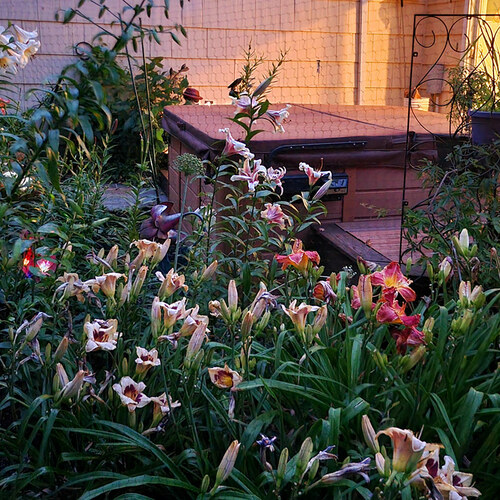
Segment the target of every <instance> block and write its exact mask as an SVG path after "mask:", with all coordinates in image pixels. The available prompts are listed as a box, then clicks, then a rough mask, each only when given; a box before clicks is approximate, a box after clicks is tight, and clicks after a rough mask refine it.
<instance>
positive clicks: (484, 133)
mask: <svg viewBox="0 0 500 500" xmlns="http://www.w3.org/2000/svg"><path fill="white" fill-rule="evenodd" d="M469 116H470V123H471V127H472V142H473V143H474V144H489V143H490V142H492V141H494V140H495V139H498V138H499V137H500V111H477V110H473V109H471V110H470V111H469Z"/></svg>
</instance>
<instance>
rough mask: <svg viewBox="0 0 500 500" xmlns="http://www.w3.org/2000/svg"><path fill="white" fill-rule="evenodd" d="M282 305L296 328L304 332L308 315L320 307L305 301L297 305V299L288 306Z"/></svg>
mask: <svg viewBox="0 0 500 500" xmlns="http://www.w3.org/2000/svg"><path fill="white" fill-rule="evenodd" d="M281 307H282V309H283V311H284V312H285V314H286V315H287V316H288V317H289V318H290V319H291V320H292V323H293V325H294V326H295V328H296V330H297V331H298V332H300V333H303V332H304V330H305V328H306V319H307V315H308V314H309V313H310V312H315V311H318V310H319V309H320V308H319V307H318V306H310V305H308V304H306V303H305V302H302V303H301V304H299V305H298V306H297V300H292V302H290V306H289V307H288V308H287V307H285V306H284V305H281Z"/></svg>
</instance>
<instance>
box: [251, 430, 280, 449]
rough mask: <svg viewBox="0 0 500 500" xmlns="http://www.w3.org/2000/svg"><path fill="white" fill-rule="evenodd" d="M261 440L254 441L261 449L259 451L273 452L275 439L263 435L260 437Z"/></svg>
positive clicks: (274, 437)
mask: <svg viewBox="0 0 500 500" xmlns="http://www.w3.org/2000/svg"><path fill="white" fill-rule="evenodd" d="M260 437H261V439H260V440H258V441H256V443H257V444H258V445H259V446H260V447H261V449H263V450H265V449H269V451H271V452H272V451H274V442H275V441H276V439H277V437H276V436H273V437H271V438H269V437H267V436H264V434H261V435H260Z"/></svg>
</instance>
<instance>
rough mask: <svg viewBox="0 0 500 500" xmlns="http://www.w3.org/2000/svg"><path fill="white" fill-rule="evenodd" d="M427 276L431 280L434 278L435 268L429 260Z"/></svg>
mask: <svg viewBox="0 0 500 500" xmlns="http://www.w3.org/2000/svg"><path fill="white" fill-rule="evenodd" d="M427 276H429V279H430V280H431V281H432V280H433V279H434V268H433V267H432V264H431V263H430V262H427Z"/></svg>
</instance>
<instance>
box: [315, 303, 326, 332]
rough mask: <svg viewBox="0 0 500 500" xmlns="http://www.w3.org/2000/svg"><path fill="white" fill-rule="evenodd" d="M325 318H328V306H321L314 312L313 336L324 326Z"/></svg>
mask: <svg viewBox="0 0 500 500" xmlns="http://www.w3.org/2000/svg"><path fill="white" fill-rule="evenodd" d="M327 318H328V306H327V305H326V304H325V305H323V306H321V307H320V308H319V309H318V311H317V312H316V316H315V317H314V323H313V334H315V335H316V334H317V333H318V332H319V331H320V330H321V329H322V328H323V327H324V326H325V323H326V320H327Z"/></svg>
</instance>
